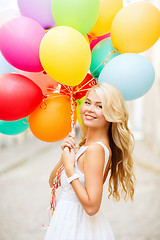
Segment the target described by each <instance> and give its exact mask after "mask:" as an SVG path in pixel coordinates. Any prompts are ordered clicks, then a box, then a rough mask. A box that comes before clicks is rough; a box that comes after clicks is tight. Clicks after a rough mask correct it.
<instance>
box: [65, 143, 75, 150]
mask: <svg viewBox="0 0 160 240" xmlns="http://www.w3.org/2000/svg"><path fill="white" fill-rule="evenodd" d="M65 148H69V149H71V148H73V147H72V146H71V145H70V144H68V143H66V144H65V145H64V147H63V150H64V149H65Z"/></svg>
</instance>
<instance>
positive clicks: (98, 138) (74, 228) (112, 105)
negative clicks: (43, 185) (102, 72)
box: [45, 83, 134, 240]
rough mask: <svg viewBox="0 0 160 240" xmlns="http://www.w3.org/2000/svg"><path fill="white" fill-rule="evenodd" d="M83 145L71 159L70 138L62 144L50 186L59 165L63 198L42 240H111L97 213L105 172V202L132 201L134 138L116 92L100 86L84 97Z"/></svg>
mask: <svg viewBox="0 0 160 240" xmlns="http://www.w3.org/2000/svg"><path fill="white" fill-rule="evenodd" d="M80 112H81V118H82V126H81V127H82V139H81V142H80V144H79V150H78V151H77V153H75V150H76V149H75V146H76V141H75V136H74V134H73V133H70V134H69V135H68V137H67V138H66V139H65V140H64V142H63V143H62V146H61V148H62V150H63V152H62V155H61V159H60V161H59V162H58V163H57V165H56V166H55V167H54V168H53V170H52V172H51V174H50V178H49V184H50V187H52V186H53V181H54V178H55V176H56V172H57V170H58V169H59V168H60V167H61V165H62V164H63V166H64V170H63V171H62V172H61V177H60V183H61V187H62V195H61V198H60V200H59V202H58V204H57V207H56V209H55V211H54V213H53V216H52V219H51V222H50V225H49V228H48V230H47V233H46V236H45V240H52V239H55V240H56V239H57V240H59V239H63V240H65V239H66V240H75V239H77V240H86V239H87V240H93V239H101V240H106V239H108V240H113V239H114V237H113V233H112V229H111V227H110V225H109V223H108V222H107V220H106V219H105V218H104V216H103V214H102V212H101V202H102V195H103V184H104V182H105V181H106V178H107V175H108V173H109V171H110V174H109V175H110V180H109V187H108V192H109V197H110V196H111V195H112V196H113V198H115V199H116V200H117V201H118V200H119V199H120V195H122V196H123V197H124V199H128V198H131V199H133V195H134V182H133V180H134V174H133V159H132V150H133V142H134V141H133V136H132V133H131V132H130V130H129V129H128V126H127V124H128V113H127V110H126V108H125V104H124V100H123V97H122V95H121V93H120V92H119V90H118V89H117V88H116V87H114V86H113V85H111V84H107V83H101V84H98V85H96V86H94V87H92V88H91V89H90V90H89V91H88V92H87V94H86V97H85V101H84V104H83V105H82V107H81V110H80Z"/></svg>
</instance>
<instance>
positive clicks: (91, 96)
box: [86, 90, 101, 102]
mask: <svg viewBox="0 0 160 240" xmlns="http://www.w3.org/2000/svg"><path fill="white" fill-rule="evenodd" d="M86 98H87V99H89V100H91V101H92V102H101V100H100V98H99V97H98V95H97V93H96V91H94V90H91V91H89V93H88V95H87V96H86Z"/></svg>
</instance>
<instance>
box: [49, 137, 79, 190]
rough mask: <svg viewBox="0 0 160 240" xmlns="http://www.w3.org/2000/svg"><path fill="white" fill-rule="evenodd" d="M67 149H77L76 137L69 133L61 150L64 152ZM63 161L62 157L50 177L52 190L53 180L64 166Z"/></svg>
mask: <svg viewBox="0 0 160 240" xmlns="http://www.w3.org/2000/svg"><path fill="white" fill-rule="evenodd" d="M65 147H68V148H69V149H71V148H73V149H75V148H76V142H75V135H74V134H73V133H69V135H68V137H67V138H66V139H65V140H64V141H63V143H62V145H61V148H62V150H64V148H65ZM62 164H63V161H62V156H61V158H60V160H59V162H58V163H57V164H56V166H55V167H54V168H53V170H52V172H51V174H50V177H49V186H50V187H51V188H52V187H53V180H54V179H55V176H56V173H57V171H58V169H59V168H60V167H61V166H62Z"/></svg>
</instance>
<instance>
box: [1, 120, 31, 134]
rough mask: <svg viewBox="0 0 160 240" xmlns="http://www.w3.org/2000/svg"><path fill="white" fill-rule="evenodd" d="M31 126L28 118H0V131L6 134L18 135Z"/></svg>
mask: <svg viewBox="0 0 160 240" xmlns="http://www.w3.org/2000/svg"><path fill="white" fill-rule="evenodd" d="M28 128H29V124H28V121H27V118H22V119H20V120H17V121H2V120H0V133H2V134H5V135H17V134H20V133H22V132H24V131H26V130H27V129H28Z"/></svg>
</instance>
